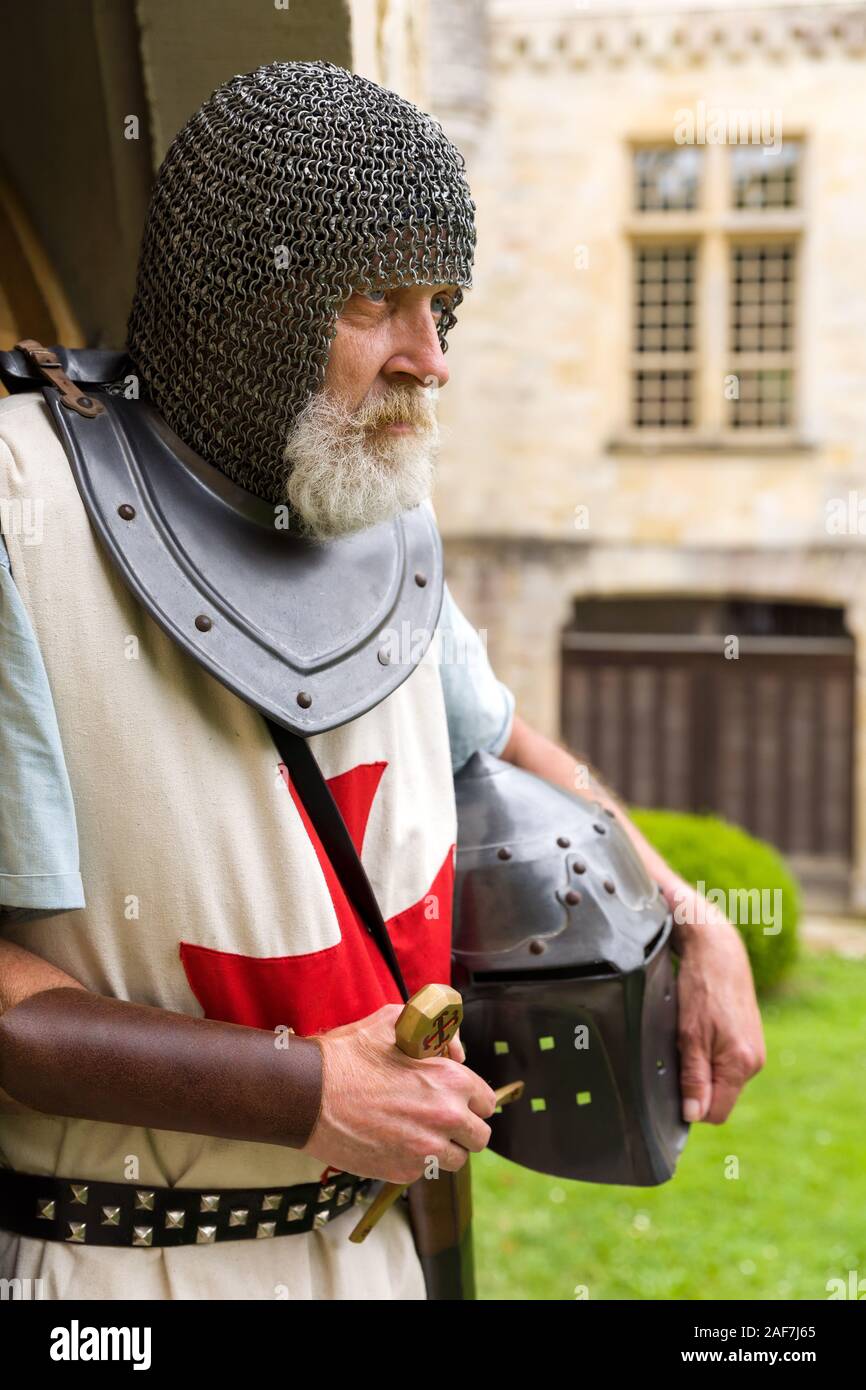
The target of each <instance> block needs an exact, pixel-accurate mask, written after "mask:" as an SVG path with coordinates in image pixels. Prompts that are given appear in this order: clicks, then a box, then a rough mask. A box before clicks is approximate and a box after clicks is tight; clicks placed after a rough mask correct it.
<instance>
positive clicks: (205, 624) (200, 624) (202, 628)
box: [195, 613, 213, 632]
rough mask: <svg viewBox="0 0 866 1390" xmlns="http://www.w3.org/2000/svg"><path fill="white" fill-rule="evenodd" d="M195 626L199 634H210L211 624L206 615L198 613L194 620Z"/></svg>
mask: <svg viewBox="0 0 866 1390" xmlns="http://www.w3.org/2000/svg"><path fill="white" fill-rule="evenodd" d="M195 625H196V627H197V628H198V630H199V632H210V630H211V628H212V627H213V623H212V621H211V619H210V618H209V617H208V615H207V614H206V613H199V615H198V617H197V618H196V620H195Z"/></svg>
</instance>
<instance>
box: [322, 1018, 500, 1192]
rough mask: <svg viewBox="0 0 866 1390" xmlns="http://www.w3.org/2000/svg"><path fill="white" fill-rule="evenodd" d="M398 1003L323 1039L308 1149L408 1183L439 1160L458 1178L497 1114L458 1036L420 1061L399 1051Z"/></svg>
mask: <svg viewBox="0 0 866 1390" xmlns="http://www.w3.org/2000/svg"><path fill="white" fill-rule="evenodd" d="M401 1012H402V1005H400V1004H385V1005H383V1007H382V1008H381V1009H379V1010H378V1011H377V1012H376V1013H374V1014H370V1016H369V1017H368V1018H363V1019H360V1020H359V1021H358V1022H357V1023H347V1024H344V1026H343V1027H342V1028H333V1029H331V1030H330V1032H327V1033H321V1034H318V1035H317V1041H318V1042H319V1043H320V1044H321V1047H322V1057H323V1063H324V1079H323V1088H322V1090H323V1094H322V1109H321V1113H320V1115H319V1119H318V1122H317V1124H316V1127H315V1129H314V1130H313V1132H312V1134H311V1135H310V1138H309V1139H308V1140H307V1143H306V1145H305V1146H304V1150H303V1152H304V1153H310V1154H314V1155H315V1156H316V1158H320V1159H322V1160H323V1162H325V1163H327V1164H328V1165H329V1166H330V1167H332V1168H340V1169H342V1170H343V1171H345V1172H348V1173H357V1174H358V1176H359V1177H364V1178H382V1179H384V1180H385V1181H386V1182H397V1183H410V1182H415V1181H416V1179H418V1178H420V1177H422V1176H423V1173H424V1169H425V1163H426V1162H427V1161H428V1160H429V1158H430V1157H431V1156H432V1157H435V1158H436V1160H437V1161H438V1163H439V1167H440V1168H442V1169H444V1170H445V1171H446V1172H450V1173H456V1172H457V1171H458V1170H459V1169H460V1168H462V1167H463V1165H464V1163H465V1162H466V1161H467V1159H468V1157H469V1154H470V1153H480V1152H481V1150H482V1149H484V1148H486V1147H487V1144H488V1142H489V1140H490V1133H491V1130H490V1126H489V1125H488V1124H485V1120H486V1118H487V1117H488V1116H490V1115H492V1114H493V1112H494V1110H495V1109H496V1097H495V1096H494V1094H493V1091H492V1090H491V1088H490V1087H489V1086H488V1085H487V1082H486V1081H482V1079H481V1077H480V1076H478V1075H477V1074H476V1073H475V1072H473V1071H470V1070H469V1068H468V1067H467V1066H464V1065H463V1057H464V1055H465V1054H464V1052H463V1045H462V1043H461V1042H460V1041H459V1038H457V1037H455V1038H453V1039H452V1040H451V1042H450V1043H449V1045H448V1055H447V1056H445V1057H429V1058H425V1059H424V1060H423V1061H415V1060H414V1059H413V1058H412V1057H407V1056H406V1055H405V1053H403V1052H401V1051H400V1049H399V1048H398V1047H397V1044H396V1041H395V1036H394V1028H395V1025H396V1022H397V1019H398V1018H399V1016H400V1013H401Z"/></svg>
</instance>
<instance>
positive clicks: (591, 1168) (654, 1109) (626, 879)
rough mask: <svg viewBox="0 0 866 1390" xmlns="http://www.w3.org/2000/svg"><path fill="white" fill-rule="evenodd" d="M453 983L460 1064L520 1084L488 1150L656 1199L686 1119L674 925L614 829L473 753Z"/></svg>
mask: <svg viewBox="0 0 866 1390" xmlns="http://www.w3.org/2000/svg"><path fill="white" fill-rule="evenodd" d="M455 785H456V794H457V815H458V840H457V864H456V885H455V901H454V912H455V917H454V936H453V972H452V983H453V984H454V986H455V988H457V989H458V990H459V991H460V993H461V994H462V996H463V1002H464V1018H463V1023H462V1025H461V1038H462V1041H463V1045H464V1047H465V1049H466V1060H467V1063H468V1065H469V1066H471V1067H472V1069H473V1071H476V1072H477V1073H478V1074H479V1075H480V1076H483V1077H484V1079H485V1080H486V1081H487V1082H488V1084H489V1085H490V1086H492V1087H494V1088H495V1087H498V1086H502V1085H504V1084H506V1083H507V1082H509V1081H517V1080H521V1079H522V1080H523V1081H524V1082H525V1089H524V1093H523V1096H522V1098H521V1099H520V1100H518V1101H516V1102H514V1103H512V1104H510V1105H508V1106H503V1108H502V1109H501V1110H500V1111H498V1112H497V1113H496V1114H495V1115H494V1116H492V1117H491V1119H490V1125H491V1128H492V1137H491V1139H490V1144H489V1147H490V1148H491V1149H493V1150H494V1151H495V1152H496V1153H499V1154H502V1155H503V1156H504V1157H505V1158H510V1159H512V1160H513V1161H514V1162H515V1163H519V1164H521V1165H522V1166H523V1167H525V1168H533V1169H536V1170H537V1171H538V1172H542V1173H550V1174H554V1175H556V1176H558V1177H564V1178H577V1179H582V1180H583V1181H584V1182H600V1183H615V1184H617V1183H618V1184H629V1185H635V1186H652V1185H655V1184H657V1183H662V1182H665V1181H667V1179H668V1178H670V1177H671V1176H672V1175H673V1172H674V1169H675V1166H676V1162H677V1158H678V1155H679V1153H680V1151H681V1149H682V1147H683V1145H684V1143H685V1140H686V1136H687V1134H688V1126H687V1125H686V1124H685V1123H684V1122H683V1121H682V1120H681V1118H680V1104H681V1102H680V1094H679V1068H678V1050H677V1028H676V1024H677V1008H676V988H675V982H674V973H673V963H672V959H671V928H672V917H671V914H670V912H669V910H668V907H667V904H666V902H665V900H664V898H663V897H662V895H661V893H660V891H659V888H658V886H657V885H656V884H654V883H652V882H651V880H650V878H649V876H648V875H647V873H646V871H645V869H644V867H643V865H642V864H641V862H640V859H639V858H638V856H637V853H636V852H635V850H634V848H633V847H632V844H631V842H630V840H629V839H628V837H627V835H626V834H625V832H624V831H623V830H622V828H621V827H620V825H619V823H618V822H617V820H616V818H615V817H614V816H613V815H612V814H611V813H610V812H607V811H605V810H603V809H602V807H601V806H600V805H598V804H597V803H592V802H589V801H588V800H585V799H584V798H582V797H578V796H572V795H570V794H569V793H568V792H566V791H564V790H562V789H560V788H558V787H555V786H553V785H552V784H551V783H549V782H546V781H544V780H543V779H542V778H540V777H536V776H534V775H533V774H531V773H529V772H525V771H523V770H522V769H520V768H517V767H514V766H512V765H511V764H509V763H505V762H502V761H500V760H499V759H498V758H494V757H492V756H491V755H490V754H487V753H476V754H475V755H474V756H473V757H472V758H470V759H469V762H468V763H467V764H466V765H465V767H464V768H463V769H462V770H461V771H460V773H458V775H457V777H456V779H455Z"/></svg>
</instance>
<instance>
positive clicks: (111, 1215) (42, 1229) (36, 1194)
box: [0, 1168, 375, 1247]
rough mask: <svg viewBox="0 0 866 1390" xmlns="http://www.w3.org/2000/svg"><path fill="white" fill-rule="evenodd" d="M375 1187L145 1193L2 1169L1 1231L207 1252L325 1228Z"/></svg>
mask: <svg viewBox="0 0 866 1390" xmlns="http://www.w3.org/2000/svg"><path fill="white" fill-rule="evenodd" d="M374 1181H375V1180H374V1179H373V1178H359V1177H356V1176H355V1175H354V1174H353V1173H336V1174H334V1175H333V1176H332V1177H328V1178H326V1179H325V1181H324V1182H311V1183H298V1184H297V1185H296V1186H295V1187H226V1188H222V1189H221V1190H219V1191H217V1190H215V1189H213V1188H192V1187H145V1186H143V1185H141V1186H133V1185H132V1184H131V1183H120V1182H91V1181H89V1180H88V1179H86V1178H82V1179H77V1178H75V1179H73V1178H50V1177H40V1176H38V1175H37V1174H35V1173H17V1172H15V1171H14V1170H13V1169H11V1168H0V1229H2V1230H4V1231H11V1232H12V1233H13V1234H15V1235H20V1236H31V1237H33V1238H34V1239H37V1240H63V1241H69V1242H70V1243H71V1244H73V1245H100V1246H130V1247H132V1246H141V1247H145V1246H173V1245H213V1244H215V1243H219V1242H222V1241H228V1240H265V1239H269V1238H270V1237H273V1236H290V1235H297V1234H300V1233H302V1232H304V1231H312V1230H315V1229H316V1228H318V1227H321V1226H324V1225H326V1224H327V1223H328V1222H329V1221H332V1220H333V1219H334V1217H336V1216H339V1215H340V1213H341V1212H344V1211H348V1210H349V1209H350V1208H351V1207H352V1206H353V1205H354V1204H355V1202H356V1201H357V1200H358V1199H359V1198H360V1197H363V1196H364V1195H365V1194H366V1192H367V1189H368V1188H369V1187H370V1186H371V1184H372V1183H373V1182H374Z"/></svg>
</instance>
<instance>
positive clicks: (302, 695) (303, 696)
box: [297, 690, 313, 709]
mask: <svg viewBox="0 0 866 1390" xmlns="http://www.w3.org/2000/svg"><path fill="white" fill-rule="evenodd" d="M297 701H298V704H299V705H300V707H301V709H309V708H310V705H311V704H312V703H313V697H312V695H308V694H307V692H306V690H299V691H298V694H297Z"/></svg>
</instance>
